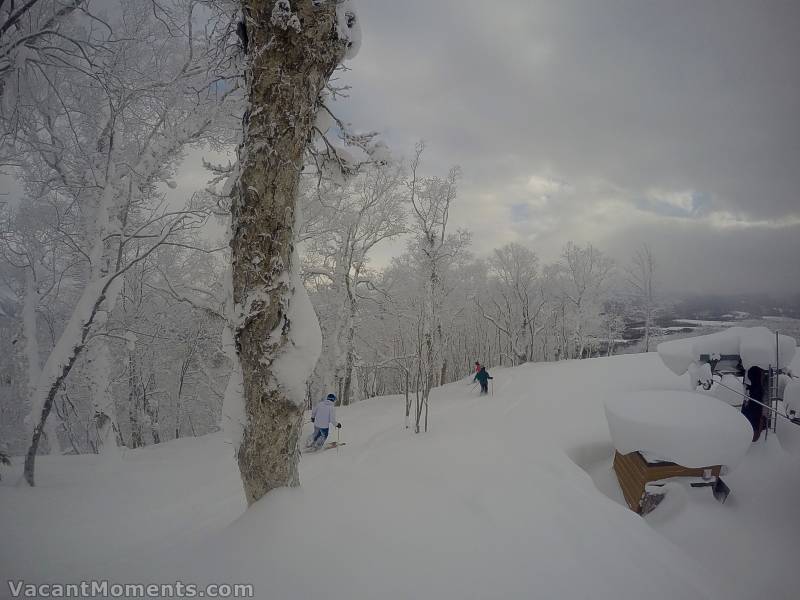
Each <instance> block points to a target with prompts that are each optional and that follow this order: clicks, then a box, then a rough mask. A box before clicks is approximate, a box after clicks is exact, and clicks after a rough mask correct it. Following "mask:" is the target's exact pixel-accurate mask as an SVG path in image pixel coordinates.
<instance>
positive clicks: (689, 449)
mask: <svg viewBox="0 0 800 600" xmlns="http://www.w3.org/2000/svg"><path fill="white" fill-rule="evenodd" d="M605 410H606V419H607V420H608V428H609V430H610V432H611V440H612V442H613V443H614V447H615V448H616V449H617V450H618V451H619V452H620V453H621V454H628V453H630V452H636V451H645V452H647V453H649V454H653V455H656V456H658V457H661V458H663V459H665V460H668V461H671V462H674V463H677V464H679V465H682V466H684V467H691V468H699V467H708V466H712V465H725V466H727V467H729V468H732V467H734V466H735V465H737V464H738V463H739V461H741V459H742V458H743V457H744V455H745V453H746V452H747V449H748V448H749V447H750V444H751V440H752V436H753V430H752V428H751V427H750V424H749V423H748V421H747V419H746V418H745V417H744V416H743V415H742V414H741V413H740V412H739V411H737V410H736V409H734V408H732V407H731V406H728V405H727V404H725V403H723V402H720V401H719V400H717V399H716V398H712V397H711V396H708V395H705V394H696V393H694V392H681V391H673V390H656V391H643V392H636V393H630V394H623V395H620V396H616V397H613V398H609V399H607V400H606V402H605Z"/></svg>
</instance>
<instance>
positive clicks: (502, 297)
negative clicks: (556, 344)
mask: <svg viewBox="0 0 800 600" xmlns="http://www.w3.org/2000/svg"><path fill="white" fill-rule="evenodd" d="M489 267H490V274H491V277H492V279H491V281H490V283H489V286H490V291H489V297H490V299H489V302H490V306H491V308H484V307H483V306H482V305H481V301H480V299H479V298H478V297H476V298H475V302H476V303H477V305H478V308H479V309H480V311H481V314H482V315H483V317H484V318H485V319H487V320H488V321H489V322H491V323H492V324H493V325H494V327H496V328H497V330H498V331H500V332H502V333H503V335H504V336H506V338H507V339H508V343H509V345H510V347H511V353H512V355H511V361H512V364H513V365H518V364H522V363H524V362H527V361H529V360H532V359H533V355H534V344H535V342H536V339H537V337H538V335H539V332H540V331H541V330H542V329H543V327H544V324H543V322H542V321H543V320H540V316H541V314H542V311H543V309H544V307H545V305H546V303H547V300H546V297H545V293H544V289H543V288H542V284H541V281H540V278H539V258H538V256H536V253H535V252H534V251H533V250H530V249H529V248H526V247H525V246H522V245H520V244H514V243H512V244H506V245H505V246H503V247H502V248H498V249H495V251H494V253H493V254H492V256H491V257H490V259H489Z"/></svg>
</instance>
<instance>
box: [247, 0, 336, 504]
mask: <svg viewBox="0 0 800 600" xmlns="http://www.w3.org/2000/svg"><path fill="white" fill-rule="evenodd" d="M314 4H315V3H314V2H312V0H296V1H295V2H293V3H292V5H293V6H292V7H290V6H289V2H287V1H286V0H242V8H243V12H244V15H245V28H246V39H247V53H248V65H247V68H246V79H247V93H248V99H249V108H248V109H247V110H246V112H245V115H244V138H243V141H242V145H241V147H240V148H239V164H240V174H239V181H238V182H237V185H236V187H235V189H234V197H233V205H232V219H233V220H232V239H231V249H232V263H233V264H232V267H233V300H234V304H235V306H236V307H237V315H238V319H237V322H236V347H237V353H238V356H239V361H240V364H241V369H242V377H243V384H244V385H243V389H244V412H245V415H244V431H243V434H242V439H241V442H240V445H239V448H238V451H237V460H238V463H239V470H240V471H241V476H242V482H243V485H244V491H245V495H246V497H247V501H248V503H250V504H252V503H253V502H255V501H256V500H258V499H259V498H261V497H262V496H263V495H264V494H266V493H267V492H268V491H270V490H271V489H273V488H276V487H281V486H295V485H298V483H299V481H298V474H297V462H298V448H297V441H298V437H299V434H300V428H301V425H302V417H303V400H304V396H303V386H302V385H300V386H292V385H287V383H286V381H285V380H284V377H285V376H286V373H285V369H283V368H281V369H276V368H275V367H276V364H275V363H276V361H277V360H280V359H281V357H283V356H285V355H286V354H287V352H291V351H292V349H293V348H294V333H295V332H294V331H293V329H296V328H297V327H298V325H300V326H302V327H306V328H307V327H309V324H307V323H296V322H293V320H292V318H291V317H292V316H294V315H295V314H296V311H297V310H300V307H299V305H303V306H306V305H307V304H308V299H307V297H302V296H304V294H305V290H304V289H303V288H302V284H301V283H299V279H298V278H297V277H295V276H294V272H295V270H296V268H297V265H296V264H293V263H294V261H295V260H296V259H295V257H294V247H293V237H294V236H293V233H294V225H295V203H296V196H297V187H298V182H299V178H300V171H301V169H302V167H303V156H304V152H305V150H306V147H307V145H308V143H309V141H310V139H311V135H312V126H313V123H314V120H315V117H316V112H317V108H318V101H319V97H320V92H321V91H322V89H323V87H324V86H325V84H326V83H327V81H328V79H329V78H330V76H331V74H332V73H333V71H334V69H335V68H336V66H337V65H338V64H339V63H340V62H341V60H342V59H343V57H344V53H345V49H346V42H345V41H343V40H341V39H340V38H339V36H338V34H337V17H336V3H334V2H324V3H318V2H317V3H316V4H319V6H315V5H314ZM292 8H293V9H294V13H292V12H291V11H292ZM276 15H277V17H276ZM306 318H308V315H306ZM317 328H318V326H317ZM317 333H318V332H317ZM317 337H318V336H317ZM317 352H318V349H317ZM282 366H283V365H282ZM311 367H312V368H313V363H312V365H311ZM304 368H305V365H294V366H293V370H294V376H295V377H296V376H297V373H296V371H297V370H298V369H304ZM309 373H310V369H309V371H308V373H306V376H307V375H308V374H309ZM295 388H299V389H295ZM295 396H299V397H295Z"/></svg>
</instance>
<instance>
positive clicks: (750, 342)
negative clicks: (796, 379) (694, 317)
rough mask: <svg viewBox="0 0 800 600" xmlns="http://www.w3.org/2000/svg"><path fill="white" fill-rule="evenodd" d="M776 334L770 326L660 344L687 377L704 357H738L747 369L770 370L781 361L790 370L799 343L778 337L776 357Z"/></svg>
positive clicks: (663, 356) (661, 352) (672, 364)
mask: <svg viewBox="0 0 800 600" xmlns="http://www.w3.org/2000/svg"><path fill="white" fill-rule="evenodd" d="M775 346H776V344H775V333H774V332H772V331H770V330H769V329H767V328H766V327H731V328H729V329H726V330H724V331H720V332H717V333H712V334H709V335H700V336H696V337H691V338H684V339H680V340H671V341H668V342H662V343H660V344H659V345H658V354H659V355H660V356H661V360H663V361H664V364H665V365H667V367H669V369H670V370H671V371H672V372H673V373H675V374H676V375H683V374H684V373H686V372H687V371H688V370H689V367H690V365H691V364H692V363H697V362H700V357H701V355H704V354H705V355H709V356H711V355H714V354H718V355H720V356H722V355H726V354H727V355H738V356H740V357H741V359H742V365H743V366H744V368H745V369H749V368H750V367H752V366H758V367H761V368H762V369H767V368H769V367H770V366H773V367H774V366H775V364H776V362H780V365H779V367H780V368H782V369H783V368H786V367H788V366H789V365H790V364H791V362H792V359H793V358H794V355H795V351H796V350H797V342H796V341H795V339H794V338H793V337H790V336H788V335H779V336H778V358H777V359H776V356H775V351H776V348H775Z"/></svg>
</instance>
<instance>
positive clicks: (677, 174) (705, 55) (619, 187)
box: [342, 0, 800, 287]
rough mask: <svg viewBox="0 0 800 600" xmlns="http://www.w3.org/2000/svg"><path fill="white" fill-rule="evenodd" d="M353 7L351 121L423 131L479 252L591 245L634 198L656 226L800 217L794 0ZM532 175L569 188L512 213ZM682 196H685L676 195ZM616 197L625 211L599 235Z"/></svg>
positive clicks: (660, 231) (404, 145)
mask: <svg viewBox="0 0 800 600" xmlns="http://www.w3.org/2000/svg"><path fill="white" fill-rule="evenodd" d="M359 14H360V16H361V20H362V24H363V29H364V43H363V45H362V48H361V53H360V55H359V56H358V57H357V58H356V60H354V61H353V62H352V63H351V64H350V66H351V67H352V71H351V72H349V73H348V74H347V75H346V76H345V81H346V82H347V83H349V84H352V85H353V90H352V93H351V98H350V99H349V100H348V102H347V103H346V104H345V105H344V106H343V107H342V108H343V110H344V111H345V114H346V116H347V117H348V118H349V120H352V121H354V122H355V123H357V124H358V125H360V126H362V127H364V128H378V129H383V130H384V133H385V136H386V138H387V141H388V142H389V143H390V145H392V146H393V147H394V148H396V149H399V151H400V152H401V153H402V152H403V151H406V152H407V151H408V149H410V148H411V147H412V146H413V143H414V141H415V140H416V139H418V138H425V139H426V140H427V141H428V142H429V150H428V151H427V153H426V169H428V170H431V171H433V170H436V171H443V170H445V169H446V168H447V167H448V166H449V165H450V164H454V163H458V164H461V165H462V167H463V168H464V174H465V177H464V181H463V182H462V185H461V198H460V200H459V204H460V208H457V209H456V211H455V213H454V215H453V219H454V221H457V222H460V223H461V224H463V225H465V226H469V227H471V228H473V229H481V230H482V231H480V232H479V233H480V235H479V236H478V239H477V240H476V241H477V244H478V248H477V249H479V250H483V249H488V248H490V247H491V246H492V245H496V244H500V243H504V242H505V241H508V240H509V239H520V238H523V239H529V240H531V242H532V243H533V244H534V246H535V245H536V244H545V245H546V244H550V246H555V245H557V244H556V242H563V241H566V239H559V236H561V237H562V238H563V237H565V236H567V235H569V236H574V238H577V241H598V238H600V237H603V236H606V237H609V236H610V237H613V235H610V234H609V232H610V231H614V230H616V231H622V230H624V229H626V228H627V227H629V226H631V224H635V223H637V222H638V220H640V217H641V215H639V213H640V212H642V211H643V210H644V211H649V212H650V213H653V215H655V216H662V217H663V218H664V222H663V223H662V224H661V225H662V226H661V227H654V228H653V231H652V232H651V233H652V235H655V236H657V237H658V236H662V237H665V238H666V237H667V233H668V231H667V230H669V229H670V228H674V227H677V226H678V225H677V224H676V223H675V222H674V221H675V219H672V218H671V217H675V216H682V217H684V218H686V219H689V220H691V219H695V218H698V217H703V216H705V215H707V214H709V213H710V212H712V211H718V212H724V213H726V214H730V215H734V216H735V217H736V218H739V219H743V220H753V221H763V220H771V221H780V220H782V219H791V218H797V217H798V216H800V198H798V191H797V189H798V187H800V178H798V171H799V170H800V114H799V113H800V69H798V68H797V61H798V59H800V36H799V35H797V31H800V3H797V2H793V1H779V0H765V1H762V2H752V1H749V0H726V1H724V2H723V1H719V0H673V1H670V2H642V1H640V0H604V1H603V2H596V1H594V0H584V1H581V2H578V1H575V0H561V1H559V2H552V1H547V2H545V1H543V0H508V1H504V2H500V1H498V2H483V1H481V2H478V1H471V0H458V1H457V0H439V1H437V2H426V1H423V0H404V1H403V2H396V1H394V0H370V1H369V2H366V1H362V2H361V3H359ZM536 175H543V176H547V177H550V178H552V179H554V180H560V181H563V182H565V183H566V184H567V185H568V186H571V187H572V188H573V189H572V190H568V191H566V192H564V193H562V194H554V195H553V196H554V197H553V198H551V201H550V202H548V203H547V204H546V205H542V204H537V203H536V202H533V203H532V204H531V208H526V209H524V214H523V209H522V208H512V207H513V206H523V205H524V206H526V207H527V206H528V205H529V203H530V202H529V199H530V198H533V197H534V195H533V192H525V191H524V190H523V189H521V188H520V182H523V181H525V180H527V179H528V178H530V177H531V176H536ZM598 182H599V183H598ZM598 187H599V188H602V193H598ZM526 194H527V195H526ZM681 194H688V195H690V196H692V195H693V196H694V198H695V200H693V203H690V205H688V206H687V207H683V208H682V205H681V204H680V203H677V204H676V203H675V202H673V201H672V200H670V199H669V198H670V195H681ZM665 198H667V199H666V200H665ZM610 199H611V200H613V202H615V203H618V204H619V203H623V204H624V203H627V204H628V205H629V207H630V215H631V216H630V218H628V217H626V215H625V212H624V211H622V210H619V209H618V210H616V211H614V215H615V216H614V217H613V218H617V219H618V220H619V222H618V223H617V224H616V226H614V224H613V223H605V222H604V223H602V227H601V228H600V230H598V229H597V227H595V226H593V225H592V224H591V223H590V221H591V218H592V215H593V214H595V213H598V212H600V213H602V210H601V208H602V207H600V206H599V204H598V203H603V202H609V201H610ZM515 211H516V212H515ZM608 218H609V219H610V218H612V216H610V215H608ZM503 219H506V221H507V222H504V221H503ZM526 223H528V224H530V228H529V229H528V228H526ZM580 223H583V224H584V225H583V226H582V227H581V226H579V224H580ZM587 223H589V225H586V224H587ZM703 227H707V224H705V225H703ZM598 231H599V232H598ZM750 233H751V234H753V231H751V232H750ZM774 233H775V230H774V229H771V228H767V229H765V230H764V233H763V236H764V237H763V239H762V241H763V244H764V245H765V246H767V247H772V248H773V253H776V254H778V253H782V250H781V249H782V248H783V249H786V248H785V246H781V244H784V245H785V244H787V243H789V242H790V241H791V240H790V237H791V236H787V235H785V234H784V235H775V234H774ZM683 234H685V235H687V236H691V235H700V234H701V230H695V229H689V230H686V231H683ZM526 236H527V238H526ZM712 237H713V239H715V240H716V243H719V244H721V245H725V244H726V243H727V242H725V241H724V240H733V242H731V243H735V242H736V240H739V241H741V236H740V235H739V233H736V232H734V231H732V230H728V229H719V230H717V231H716V232H715V234H714V236H712ZM706 239H708V236H704V240H703V243H705V240H706ZM794 256H797V255H796V254H795V255H794ZM795 260H796V259H795ZM685 268H687V269H688V268H692V265H691V263H688V264H686V265H685ZM772 276H773V277H774V278H776V280H777V279H778V278H779V277H780V276H779V274H778V273H773V275H772ZM679 279H680V278H678V277H676V285H677V284H678V283H680V282H679ZM704 280H707V278H704ZM797 286H798V287H800V283H798V284H797Z"/></svg>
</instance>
